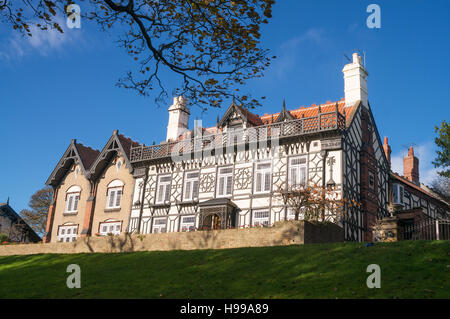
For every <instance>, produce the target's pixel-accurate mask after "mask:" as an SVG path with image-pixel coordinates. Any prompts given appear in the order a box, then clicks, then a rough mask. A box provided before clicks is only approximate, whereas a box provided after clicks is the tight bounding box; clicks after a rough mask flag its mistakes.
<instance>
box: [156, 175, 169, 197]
mask: <svg viewBox="0 0 450 319" xmlns="http://www.w3.org/2000/svg"><path fill="white" fill-rule="evenodd" d="M170 180H171V178H170V175H166V176H159V178H158V189H157V192H156V203H157V204H161V203H164V202H168V201H169V199H170Z"/></svg>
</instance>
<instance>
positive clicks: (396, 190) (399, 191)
mask: <svg viewBox="0 0 450 319" xmlns="http://www.w3.org/2000/svg"><path fill="white" fill-rule="evenodd" d="M404 194H405V188H404V187H403V185H400V184H393V185H392V195H393V201H394V204H398V205H403V204H404V201H403V198H404Z"/></svg>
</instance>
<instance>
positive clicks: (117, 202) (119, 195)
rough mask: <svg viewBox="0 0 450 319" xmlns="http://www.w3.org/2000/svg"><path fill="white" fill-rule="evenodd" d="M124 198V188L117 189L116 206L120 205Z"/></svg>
mask: <svg viewBox="0 0 450 319" xmlns="http://www.w3.org/2000/svg"><path fill="white" fill-rule="evenodd" d="M121 199H122V190H118V191H117V196H116V207H120V200H121Z"/></svg>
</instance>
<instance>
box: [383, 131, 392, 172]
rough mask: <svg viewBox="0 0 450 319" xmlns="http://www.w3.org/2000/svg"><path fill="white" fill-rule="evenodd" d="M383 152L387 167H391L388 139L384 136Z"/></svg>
mask: <svg viewBox="0 0 450 319" xmlns="http://www.w3.org/2000/svg"><path fill="white" fill-rule="evenodd" d="M383 150H384V154H385V155H386V158H387V161H388V165H389V167H391V147H390V146H389V144H388V138H387V137H386V136H385V137H384V144H383Z"/></svg>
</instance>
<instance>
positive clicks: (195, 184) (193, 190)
mask: <svg viewBox="0 0 450 319" xmlns="http://www.w3.org/2000/svg"><path fill="white" fill-rule="evenodd" d="M192 193H193V195H192V198H198V180H195V181H194V183H193V186H192Z"/></svg>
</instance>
